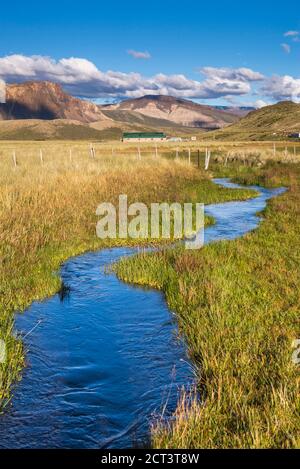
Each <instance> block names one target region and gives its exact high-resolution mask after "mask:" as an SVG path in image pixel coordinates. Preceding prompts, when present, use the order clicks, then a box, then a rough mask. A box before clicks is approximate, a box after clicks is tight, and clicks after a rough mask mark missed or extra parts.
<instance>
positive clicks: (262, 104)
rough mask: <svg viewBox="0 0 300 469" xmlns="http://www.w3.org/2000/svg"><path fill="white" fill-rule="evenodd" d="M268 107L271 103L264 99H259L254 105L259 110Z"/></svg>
mask: <svg viewBox="0 0 300 469" xmlns="http://www.w3.org/2000/svg"><path fill="white" fill-rule="evenodd" d="M266 106H269V103H266V101H264V100H263V99H258V100H257V101H255V103H254V107H256V108H257V109H261V108H263V107H266Z"/></svg>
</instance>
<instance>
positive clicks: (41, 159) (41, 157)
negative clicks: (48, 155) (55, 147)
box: [40, 148, 44, 164]
mask: <svg viewBox="0 0 300 469" xmlns="http://www.w3.org/2000/svg"><path fill="white" fill-rule="evenodd" d="M40 161H41V164H43V163H44V160H43V152H42V149H41V148H40Z"/></svg>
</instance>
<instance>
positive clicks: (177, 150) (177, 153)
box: [175, 148, 178, 160]
mask: <svg viewBox="0 0 300 469" xmlns="http://www.w3.org/2000/svg"><path fill="white" fill-rule="evenodd" d="M175 158H176V160H177V158H178V148H176V156H175Z"/></svg>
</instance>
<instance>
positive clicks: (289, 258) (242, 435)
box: [116, 162, 300, 448]
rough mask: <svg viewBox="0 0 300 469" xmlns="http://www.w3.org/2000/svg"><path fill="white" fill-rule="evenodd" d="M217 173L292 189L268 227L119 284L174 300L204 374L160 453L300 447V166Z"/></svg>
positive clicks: (163, 259) (163, 431)
mask: <svg viewBox="0 0 300 469" xmlns="http://www.w3.org/2000/svg"><path fill="white" fill-rule="evenodd" d="M215 174H217V175H220V174H223V175H227V176H232V177H233V178H235V179H236V180H237V181H240V182H244V183H251V184H253V183H256V184H261V183H263V184H264V185H268V186H277V185H286V186H288V187H289V191H288V192H287V193H285V194H284V195H282V196H280V197H278V198H275V199H272V200H271V201H270V202H269V204H268V207H267V209H266V210H265V211H264V214H263V216H264V221H263V223H262V224H261V225H260V227H259V228H258V229H257V230H256V231H255V232H252V233H250V234H247V235H246V236H245V237H243V238H241V239H238V240H236V241H224V242H219V243H216V244H211V245H208V246H205V247H204V248H203V249H202V250H200V251H184V250H183V249H182V248H176V249H172V250H170V249H168V250H162V251H160V252H156V253H151V254H140V255H139V256H136V257H133V258H130V259H124V260H123V261H122V262H121V263H120V264H118V265H117V266H116V271H117V274H118V276H119V277H120V278H121V279H123V280H125V281H127V282H133V283H137V284H143V285H149V286H152V287H155V288H157V289H160V290H162V291H164V292H165V295H166V299H167V302H168V304H169V306H170V308H171V309H172V310H173V311H175V312H176V314H177V318H178V323H179V329H180V331H181V333H182V334H183V335H184V337H185V340H186V343H187V347H188V353H189V356H190V359H191V360H192V362H193V364H194V366H195V368H196V372H197V385H198V391H199V393H200V396H201V400H202V402H199V399H198V398H197V397H193V396H192V397H191V396H185V395H183V396H182V400H181V402H180V403H179V405H178V409H177V411H176V413H175V418H174V419H172V420H171V422H169V423H168V422H165V421H163V420H162V421H159V422H157V423H156V425H155V426H154V427H153V429H152V440H153V446H154V447H155V448H296V447H299V445H300V424H299V422H300V418H299V417H300V415H299V414H300V398H299V396H300V393H299V387H300V380H299V365H298V366H297V365H295V364H294V363H293V362H292V342H293V340H295V339H297V338H299V337H300V326H299V305H300V289H299V285H300V249H299V239H300V166H299V165H291V164H280V163H277V162H275V163H274V162H268V163H267V164H266V165H265V166H264V167H263V168H254V167H252V168H249V167H245V166H244V165H242V166H241V165H239V164H235V165H231V166H230V167H227V168H224V167H222V168H221V169H220V166H218V167H217V168H216V173H215Z"/></svg>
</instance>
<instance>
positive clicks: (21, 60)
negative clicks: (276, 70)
mask: <svg viewBox="0 0 300 469" xmlns="http://www.w3.org/2000/svg"><path fill="white" fill-rule="evenodd" d="M201 73H202V75H203V79H202V80H199V81H198V80H191V79H190V78H187V77H186V76H185V75H183V74H176V75H165V74H162V73H159V74H157V75H154V76H152V77H145V76H143V75H141V74H139V73H122V72H119V71H111V70H109V71H106V72H103V71H101V70H99V69H98V68H97V67H96V65H95V64H93V63H92V62H90V61H89V60H86V59H82V58H76V57H71V58H63V59H60V60H58V61H55V60H53V59H51V58H50V57H44V56H39V55H36V56H29V57H28V56H24V55H10V56H6V57H3V58H0V78H2V79H4V80H6V81H7V82H22V81H26V80H48V81H54V82H56V83H60V84H61V85H63V87H64V88H65V89H66V90H67V91H68V92H70V93H71V94H73V95H76V96H81V97H85V98H94V99H96V98H126V97H132V98H136V97H140V96H143V95H145V94H153V95H158V94H166V95H172V96H176V97H182V98H195V99H212V98H219V97H227V96H242V95H246V94H248V93H250V92H251V83H252V82H255V81H261V80H263V79H264V76H263V75H262V74H261V73H258V72H255V71H253V70H251V69H249V68H237V69H231V68H214V67H204V68H203V69H201Z"/></svg>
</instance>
